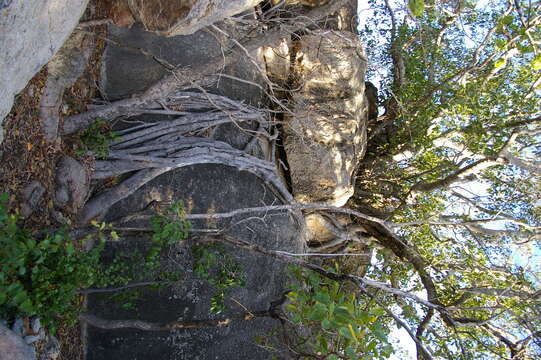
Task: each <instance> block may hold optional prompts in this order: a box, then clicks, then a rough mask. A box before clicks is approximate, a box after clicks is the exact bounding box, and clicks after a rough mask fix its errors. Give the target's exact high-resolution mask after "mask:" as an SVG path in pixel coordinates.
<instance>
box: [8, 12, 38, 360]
mask: <svg viewBox="0 0 541 360" xmlns="http://www.w3.org/2000/svg"><path fill="white" fill-rule="evenodd" d="M0 4H1V3H0ZM35 359H36V353H35V350H34V348H33V347H31V346H28V345H27V344H26V343H25V342H24V341H23V339H22V338H21V337H20V336H19V335H17V334H15V333H14V332H13V331H11V330H9V329H8V328H7V327H5V326H4V325H1V324H0V360H35Z"/></svg>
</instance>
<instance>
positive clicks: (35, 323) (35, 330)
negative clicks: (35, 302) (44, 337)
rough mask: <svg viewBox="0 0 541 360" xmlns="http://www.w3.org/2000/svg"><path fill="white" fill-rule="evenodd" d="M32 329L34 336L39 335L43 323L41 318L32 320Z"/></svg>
mask: <svg viewBox="0 0 541 360" xmlns="http://www.w3.org/2000/svg"><path fill="white" fill-rule="evenodd" d="M30 328H31V329H32V332H33V333H34V334H38V333H39V331H40V330H41V321H40V319H39V317H37V316H35V317H33V318H32V320H31V321H30Z"/></svg>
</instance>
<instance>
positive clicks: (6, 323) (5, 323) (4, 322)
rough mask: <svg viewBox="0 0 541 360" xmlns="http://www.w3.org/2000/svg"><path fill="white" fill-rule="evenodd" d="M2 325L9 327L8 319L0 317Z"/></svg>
mask: <svg viewBox="0 0 541 360" xmlns="http://www.w3.org/2000/svg"><path fill="white" fill-rule="evenodd" d="M0 325H3V326H5V327H7V326H8V321H7V320H4V319H0Z"/></svg>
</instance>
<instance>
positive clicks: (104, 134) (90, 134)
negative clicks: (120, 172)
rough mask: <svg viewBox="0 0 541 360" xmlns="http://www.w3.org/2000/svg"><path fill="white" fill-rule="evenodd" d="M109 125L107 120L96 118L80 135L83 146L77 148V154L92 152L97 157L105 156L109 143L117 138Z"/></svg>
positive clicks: (107, 152) (102, 157) (107, 153)
mask: <svg viewBox="0 0 541 360" xmlns="http://www.w3.org/2000/svg"><path fill="white" fill-rule="evenodd" d="M109 126H110V124H109V122H107V121H105V120H103V119H100V118H97V119H96V120H95V121H94V123H92V124H91V125H90V126H89V127H88V128H87V129H86V130H85V131H84V132H83V134H82V135H81V142H82V145H83V147H82V149H79V150H78V152H77V153H78V155H84V154H86V153H87V152H92V153H94V154H95V156H96V158H98V159H104V158H106V157H107V156H108V155H109V145H110V144H111V142H113V141H114V140H116V139H118V136H117V135H116V134H115V132H113V131H111V130H110V129H109Z"/></svg>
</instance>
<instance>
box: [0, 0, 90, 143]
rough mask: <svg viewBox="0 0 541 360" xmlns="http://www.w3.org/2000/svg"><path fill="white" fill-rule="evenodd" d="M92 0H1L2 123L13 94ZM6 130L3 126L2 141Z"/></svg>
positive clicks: (65, 36) (66, 35)
mask: <svg viewBox="0 0 541 360" xmlns="http://www.w3.org/2000/svg"><path fill="white" fill-rule="evenodd" d="M87 3H88V0H43V1H11V0H0V48H1V49H2V51H0V64H2V66H1V67H0V84H2V86H1V87H0V123H1V122H2V121H3V119H4V118H5V117H6V115H7V114H8V112H9V111H10V109H11V106H12V104H13V97H14V96H15V95H16V94H17V93H19V92H20V91H21V90H22V89H23V88H24V87H25V86H26V84H27V83H28V81H29V80H30V79H31V78H32V77H33V76H34V75H35V74H36V73H37V72H38V71H39V70H40V69H41V67H42V66H43V65H45V64H46V63H47V62H48V61H49V59H51V58H52V57H53V56H54V54H55V53H56V52H57V51H58V49H59V48H60V46H62V44H63V43H64V41H66V39H67V38H68V36H69V35H70V34H71V32H72V31H73V29H74V28H75V26H76V25H77V23H78V22H79V18H80V17H81V16H82V14H83V12H84V10H85V8H86V5H87ZM2 139H3V130H2V129H1V128H0V142H1V141H2Z"/></svg>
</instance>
